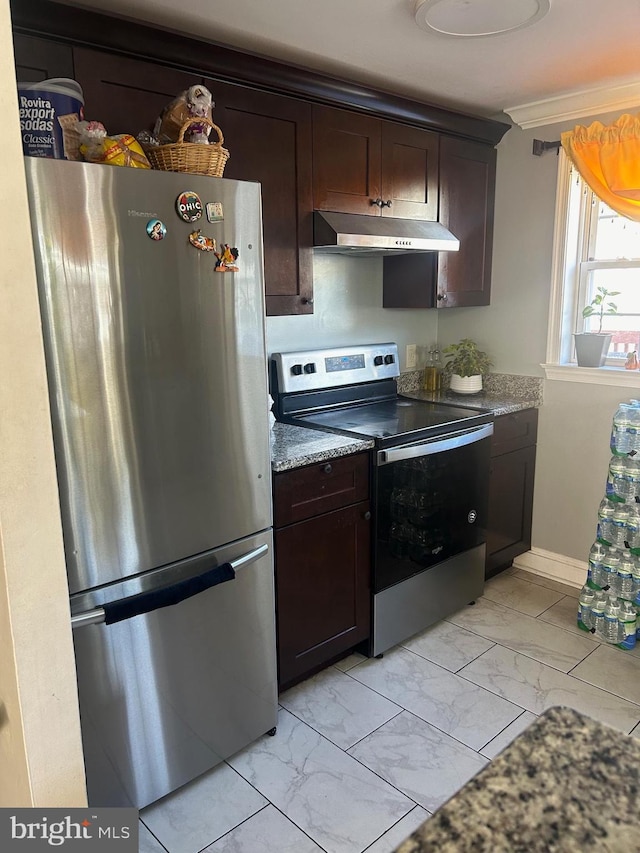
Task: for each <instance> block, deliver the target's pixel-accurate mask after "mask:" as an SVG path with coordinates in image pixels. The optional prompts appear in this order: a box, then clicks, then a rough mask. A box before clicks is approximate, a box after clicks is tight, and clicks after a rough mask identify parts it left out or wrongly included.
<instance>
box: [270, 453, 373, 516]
mask: <svg viewBox="0 0 640 853" xmlns="http://www.w3.org/2000/svg"><path fill="white" fill-rule="evenodd" d="M368 497H369V454H368V453H357V454H354V455H352V456H342V457H339V458H338V459H329V460H327V461H326V462H317V463H315V464H313V465H305V466H304V467H303V468H296V469H294V470H293V471H283V472H281V473H279V474H275V476H274V478H273V500H274V508H275V519H274V522H275V526H276V527H284V526H285V525H286V524H293V523H294V522H296V521H302V520H304V519H305V518H312V517H313V516H316V515H320V514H321V513H323V512H330V511H331V510H334V509H339V508H340V507H343V506H349V505H350V504H353V503H356V502H358V501H363V500H367V499H368Z"/></svg>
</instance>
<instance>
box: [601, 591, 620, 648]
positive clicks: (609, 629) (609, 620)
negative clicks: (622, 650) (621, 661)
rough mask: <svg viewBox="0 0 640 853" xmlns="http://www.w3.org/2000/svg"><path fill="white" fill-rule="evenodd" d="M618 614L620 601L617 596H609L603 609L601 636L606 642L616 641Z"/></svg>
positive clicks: (617, 639)
mask: <svg viewBox="0 0 640 853" xmlns="http://www.w3.org/2000/svg"><path fill="white" fill-rule="evenodd" d="M619 614H620V602H619V601H618V599H617V598H612V597H610V598H609V601H608V602H607V606H606V607H605V610H604V629H603V636H604V639H605V640H606V641H607V643H617V642H618V641H619V638H618V616H619Z"/></svg>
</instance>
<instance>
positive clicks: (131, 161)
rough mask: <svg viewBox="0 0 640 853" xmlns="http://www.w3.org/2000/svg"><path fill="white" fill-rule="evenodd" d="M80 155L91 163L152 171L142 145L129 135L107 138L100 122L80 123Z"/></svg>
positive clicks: (120, 134) (122, 134)
mask: <svg viewBox="0 0 640 853" xmlns="http://www.w3.org/2000/svg"><path fill="white" fill-rule="evenodd" d="M78 134H79V137H80V153H81V154H82V156H83V158H84V159H85V160H86V161H87V162H89V163H107V164H108V165H109V166H131V167H133V168H134V169H150V168H151V164H150V163H149V161H148V160H147V158H146V156H145V153H144V151H143V150H142V148H141V147H140V143H139V142H137V141H136V139H134V137H133V136H131V134H129V133H119V134H117V135H116V136H107V131H106V129H105V127H104V125H103V124H101V122H99V121H81V122H78Z"/></svg>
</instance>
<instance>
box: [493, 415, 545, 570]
mask: <svg viewBox="0 0 640 853" xmlns="http://www.w3.org/2000/svg"><path fill="white" fill-rule="evenodd" d="M537 427H538V412H537V410H536V409H525V410H523V411H521V412H516V413H514V414H509V415H501V416H500V417H497V418H496V420H495V424H494V435H493V441H492V446H491V474H490V478H489V522H488V529H487V557H486V564H485V575H486V577H487V578H490V577H492V576H493V575H496V574H498V572H501V571H502V570H503V569H506V568H508V567H509V566H510V565H511V563H512V561H513V559H514V558H515V557H517V556H518V554H523V553H524V552H525V551H528V550H529V549H530V548H531V516H532V509H533V485H534V475H535V463H536V437H537Z"/></svg>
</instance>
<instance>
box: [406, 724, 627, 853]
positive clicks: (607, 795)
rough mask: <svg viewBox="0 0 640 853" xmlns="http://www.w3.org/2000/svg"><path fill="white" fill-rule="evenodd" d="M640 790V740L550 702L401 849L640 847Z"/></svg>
mask: <svg viewBox="0 0 640 853" xmlns="http://www.w3.org/2000/svg"><path fill="white" fill-rule="evenodd" d="M639 789H640V743H639V742H638V741H637V740H636V739H635V738H632V737H630V736H629V735H625V734H622V733H621V732H619V731H617V730H616V729H612V728H610V727H609V726H605V725H603V724H602V723H598V722H596V721H595V720H592V719H591V718H590V717H587V716H585V715H584V714H581V713H579V712H578V711H574V710H573V709H571V708H563V707H556V708H550V709H549V710H547V711H545V712H544V714H542V715H541V716H540V717H539V718H538V719H537V720H536V721H535V722H534V723H532V724H531V725H530V726H529V728H527V729H525V731H524V732H522V734H520V735H519V736H518V737H517V738H516V739H515V740H514V741H513V742H512V743H511V744H510V745H509V746H508V747H507V748H506V749H505V750H504V751H503V752H501V753H500V755H498V756H497V757H496V758H494V759H493V761H492V762H491V764H489V765H487V766H486V767H485V768H484V769H483V770H481V771H480V773H478V774H477V775H476V776H474V778H473V779H471V780H470V781H469V782H467V784H466V785H465V786H464V787H463V788H462V789H461V790H460V791H458V793H457V794H454V796H453V797H452V798H451V799H450V800H449V801H448V802H447V803H445V804H444V805H443V806H442V807H441V808H440V809H438V811H437V812H435V814H434V815H432V817H430V818H429V819H428V820H427V821H425V822H424V823H423V824H422V826H421V827H419V828H418V829H417V830H416V831H415V832H414V833H413V834H412V835H411V836H410V837H409V838H408V839H407V840H406V841H404V842H403V843H402V844H401V845H400V846H399V847H398V848H396V853H434V851H438V853H578V851H585V850H590V851H594V853H596V851H597V853H623V851H632V850H638V849H639V846H638V792H639Z"/></svg>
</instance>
